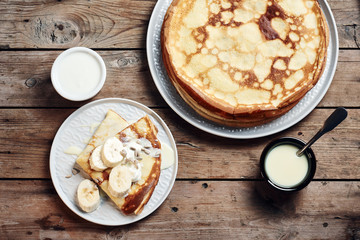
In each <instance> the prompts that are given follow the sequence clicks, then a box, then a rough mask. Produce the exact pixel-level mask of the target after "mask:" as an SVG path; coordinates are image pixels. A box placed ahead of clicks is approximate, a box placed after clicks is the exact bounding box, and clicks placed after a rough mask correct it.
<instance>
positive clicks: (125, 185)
mask: <svg viewBox="0 0 360 240" xmlns="http://www.w3.org/2000/svg"><path fill="white" fill-rule="evenodd" d="M132 178H133V174H132V173H131V171H129V168H128V167H126V166H124V165H117V166H116V167H114V168H113V169H112V170H111V172H110V176H109V191H110V193H111V194H112V195H113V196H115V197H122V196H124V195H125V194H126V193H127V191H128V190H129V189H130V187H131V182H132Z"/></svg>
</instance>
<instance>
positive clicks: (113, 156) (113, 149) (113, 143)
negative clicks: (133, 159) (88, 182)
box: [101, 137, 124, 167]
mask: <svg viewBox="0 0 360 240" xmlns="http://www.w3.org/2000/svg"><path fill="white" fill-rule="evenodd" d="M123 148H124V147H123V144H122V142H121V141H120V140H119V139H117V138H116V137H112V138H109V139H107V140H106V141H105V143H104V146H103V148H102V150H101V159H102V160H103V162H104V163H105V165H106V166H108V167H115V166H116V165H117V164H118V163H120V162H121V161H122V160H123V159H124V156H123V155H122V154H121V151H122V150H123Z"/></svg>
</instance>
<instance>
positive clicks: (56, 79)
mask: <svg viewBox="0 0 360 240" xmlns="http://www.w3.org/2000/svg"><path fill="white" fill-rule="evenodd" d="M105 78H106V68H105V64H104V61H103V60H102V58H101V57H100V55H99V54H97V53H96V52H95V51H93V50H91V49H89V48H84V47H75V48H70V49H68V50H66V51H64V52H63V53H61V54H60V55H59V56H58V57H57V59H56V60H55V62H54V64H53V67H52V69H51V80H52V83H53V85H54V88H55V89H56V91H57V92H58V93H59V94H60V95H61V96H63V97H64V98H66V99H69V100H73V101H82V100H86V99H89V98H91V97H93V96H95V95H96V94H97V93H98V92H99V91H100V89H101V88H102V86H103V85H104V82H105Z"/></svg>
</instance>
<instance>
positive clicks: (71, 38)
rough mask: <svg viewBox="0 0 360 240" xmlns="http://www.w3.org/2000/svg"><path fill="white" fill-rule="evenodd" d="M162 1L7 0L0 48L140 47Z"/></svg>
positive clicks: (0, 10)
mask: <svg viewBox="0 0 360 240" xmlns="http://www.w3.org/2000/svg"><path fill="white" fill-rule="evenodd" d="M155 3H156V1H146V0H138V1H131V0H117V1H112V0H103V1H86V0H82V1H74V0H72V1H61V0H60V1H51V0H46V1H26V2H24V1H17V0H12V1H1V2H0V20H1V23H2V24H1V25H0V48H3V49H7V48H68V47H72V46H87V47H92V48H140V47H145V36H146V30H147V25H148V20H149V18H150V14H151V12H152V9H153V7H154V5H155Z"/></svg>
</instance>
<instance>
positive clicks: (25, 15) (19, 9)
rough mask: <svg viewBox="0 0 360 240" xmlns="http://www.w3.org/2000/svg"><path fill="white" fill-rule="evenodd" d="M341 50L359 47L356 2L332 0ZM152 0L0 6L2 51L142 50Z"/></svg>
mask: <svg viewBox="0 0 360 240" xmlns="http://www.w3.org/2000/svg"><path fill="white" fill-rule="evenodd" d="M328 2H329V5H330V7H331V9H332V11H333V14H334V17H335V19H336V25H337V28H338V32H339V36H340V41H339V44H340V47H341V48H359V43H360V42H359V41H360V4H359V1H358V0H330V1H328ZM155 3H156V0H151V1H146V0H137V1H133V0H114V1H113V0H106V1H105V0H103V1H87V0H82V1H75V0H70V1H61V0H59V1H51V0H45V1H41V2H40V1H37V0H30V1H19V0H7V1H1V2H0V19H1V20H2V24H1V25H0V48H2V49H13V48H68V47H72V46H86V47H91V48H145V38H146V30H147V26H148V21H149V19H150V15H151V13H152V9H153V7H154V6H155Z"/></svg>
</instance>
